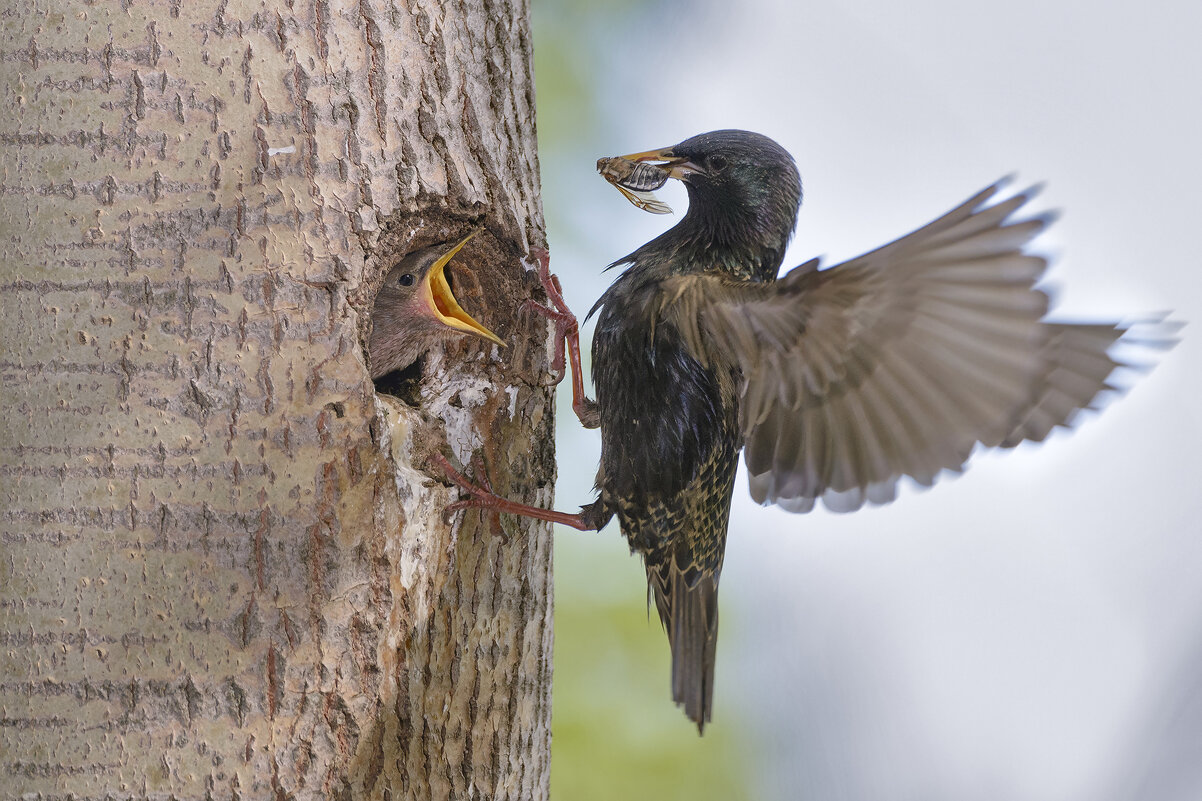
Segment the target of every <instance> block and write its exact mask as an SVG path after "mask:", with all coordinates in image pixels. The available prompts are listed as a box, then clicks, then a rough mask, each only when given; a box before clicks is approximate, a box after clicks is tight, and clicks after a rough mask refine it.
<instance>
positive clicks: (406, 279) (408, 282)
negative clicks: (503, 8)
mask: <svg viewBox="0 0 1202 801" xmlns="http://www.w3.org/2000/svg"><path fill="white" fill-rule="evenodd" d="M396 282H397V283H398V284H400V285H401V286H413V273H405V274H404V275H402V276H401V277H400V278H398V279H397V280H396Z"/></svg>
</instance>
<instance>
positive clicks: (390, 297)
mask: <svg viewBox="0 0 1202 801" xmlns="http://www.w3.org/2000/svg"><path fill="white" fill-rule="evenodd" d="M475 234H476V232H475V231H473V232H472V233H470V234H468V235H467V236H466V237H464V238H463V239H462V240H461V241H459V242H458V243H456V244H454V245H450V246H448V245H445V244H443V245H434V246H431V247H426V248H421V249H419V250H415V251H413V252H412V253H408V254H406V255H405V257H404V258H402V259H401V260H400V261H399V262H398V263H397V264H396V266H394V267H393V268H392V269H391V270H389V271H388V275H387V276H385V278H384V284H383V286H381V287H380V291H379V293H377V294H376V300H375V305H374V306H373V308H372V313H371V321H372V329H371V337H370V338H369V339H368V347H367V352H368V362H369V363H370V364H371V377H372V378H373V379H380V378H382V377H384V376H385V375H387V374H388V373H391V372H393V371H395V370H403V369H405V368H406V367H409V366H410V365H412V364H413V363H414V362H416V361H417V360H418V358H419V357H420V356H421V355H422V354H424V353H425V352H426V351H428V350H429V349H430V348H432V347H433V346H434V345H436V344H438V343H439V342H443V341H446V340H449V339H457V338H460V337H463V336H477V337H482V338H483V339H487V340H489V341H490V342H495V343H496V344H498V345H500V346H502V347H504V346H505V343H504V342H502V341H501V339H500V337H498V336H497V335H496V334H494V333H493V332H492V331H490V330H488V329H487V328H486V327H484V326H483V325H482V324H480V323H479V322H477V321H476V320H475V319H473V318H472V316H471V315H470V314H468V313H467V312H466V311H464V310H463V307H461V306H460V305H459V301H458V300H456V299H455V295H454V293H453V292H452V291H451V285H450V283H449V282H448V281H447V276H446V267H447V264H448V263H450V261H451V259H452V258H454V257H455V254H457V253H458V252H459V251H460V250H461V249H462V248H463V246H464V245H466V244H467V243H468V241H469V240H470V239H471V238H472V237H473V236H475Z"/></svg>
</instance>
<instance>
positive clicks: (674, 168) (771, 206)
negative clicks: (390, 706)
mask: <svg viewBox="0 0 1202 801" xmlns="http://www.w3.org/2000/svg"><path fill="white" fill-rule="evenodd" d="M624 162H629V163H634V164H646V165H651V166H653V167H656V168H658V169H659V170H662V171H663V173H664V175H665V176H666V177H664V180H666V178H676V179H678V180H680V181H682V182H683V183H684V185H685V187H686V189H687V192H688V197H689V208H688V212H687V213H686V214H685V216H684V217H683V218H682V219H681V221H680V222H679V223H678V224H677V225H676V226H675V227H673V228H671V229H670V230H668V231H667V232H665V233H664V234H661V235H660V236H659V237H657V238H655V239H653V240H652V241H650V242H648V243H647V244H645V245H643V246H642V247H640V248H639V249H637V250H636V251H634V252H633V253H631V254H630V255H628V256H625V257H623V258H622V259H619V260H618V261H617V262H615V265H613V266H619V265H625V267H626V269H625V271H624V272H623V273H622V274H621V275H620V276H619V277H618V279H617V280H615V281H614V282H613V284H612V285H611V286H610V288H609V289H608V290H607V291H606V292H605V294H604V295H602V297H601V298H600V300H599V301H598V302H597V304H596V305H595V306H594V308H593V310H592V312H590V315H591V314H594V313H595V314H596V315H597V325H596V333H595V335H594V338H593V381H594V385H595V387H596V393H597V405H598V410H599V413H600V427H601V468H600V471H599V473H598V477H597V487H598V489H599V496H598V498H597V500H596V501H595V502H594V503H592V504H590V505H589V506H586V507H584V508H583V509H582V510H581V513H580V514H578V515H570V514H566V513H562V512H553V511H549V510H541V509H537V508H534V507H527V506H524V505H521V504H516V503H513V502H510V501H505V500H503V499H499V498H497V497H496V496H493V495H491V493H488V492H487V491H485V490H482V489H480V488H478V487H475V486H473V485H471V484H470V482H467V481H466V479H463V478H462V477H461V476H458V475H457V474H455V475H454V476H453V477H455V478H456V480H457V481H458V482H459V483H460V484H461V486H463V487H464V488H465V489H467V490H468V491H469V493H470V494H471V497H470V498H469V499H468V500H465V501H461V502H460V503H459V504H458V505H459V506H480V507H487V508H491V509H498V510H500V511H510V512H515V513H519V514H527V515H531V516H534V517H539V518H542V519H547V520H553V521H556V522H562V523H566V524H568V525H573V526H575V527H577V528H581V529H590V528H600V527H601V526H602V525H604V524H605V523H606V522H607V521H608V520H609V519H610V518H611V517H613V516H614V515H616V516H617V517H618V522H619V524H620V526H621V529H622V532H623V533H624V534H625V535H626V537H627V538H628V540H629V542H630V546H631V548H632V550H635V551H638V552H639V553H640V554H642V556H643V559H644V562H645V566H646V571H647V578H648V584H649V588H650V594H651V596H652V597H653V599H654V601H655V606H656V609H657V611H658V613H659V616H660V619H661V621H662V622H663V624H664V627H665V628H666V630H667V633H668V639H669V642H670V646H671V651H672V694H673V698H674V699H675V701H676V702H677V704H679V705H681V706H683V707H684V711H685V713H686V714H687V715H688V717H689V718H691V719H692V720H693V721H695V722H696V723H697V725H698V729H699V730H700V729H702V727H703V726H704V724H705V723H706V722H707V721H708V720H710V716H711V706H712V697H713V685H714V652H715V644H716V642H717V632H718V604H717V592H718V580H719V576H720V574H721V570H722V560H723V553H724V550H725V543H726V531H727V523H728V520H729V515H730V503H731V494H732V491H733V487H734V480H735V469H736V464H737V460H738V454H739V452H740V450H742V451H743V453H744V459H745V461H746V463H747V467H748V473H749V476H750V483H751V486H750V489H751V495H752V497H753V498H754V499H755V500H757V501H759V502H760V503H765V504H766V503H775V504H778V505H780V506H782V507H783V508H785V509H787V510H789V511H793V512H802V511H808V510H809V509H811V508H812V507H813V505H814V503H815V501H816V500H817V499H818V498H821V499H822V500H823V501H824V503H825V504H826V505H827V506H828V507H829V508H832V509H835V510H838V511H850V510H853V509H857V508H859V507H860V506H862V505H863V504H864V503H865V502H872V503H886V502H888V501H890V500H892V499H893V498H894V495H895V493H896V488H897V484H898V482H899V481H900V479H901V478H902V477H903V476H909V477H911V478H912V479H913V480H915V481H916V482H918V483H919V484H922V485H930V484H931V483H933V482H934V480H935V478H936V477H937V476H938V475H939V473H941V472H942V471H944V470H950V471H958V470H960V469H962V468H963V465H964V462H965V460H966V459H967V458H968V456H969V454H970V453H971V452H972V450H973V449H974V448H975V447H976V446H977V445H982V446H985V447H994V446H1003V447H1009V446H1013V445H1016V444H1018V443H1019V442H1021V441H1024V440H1036V441H1038V440H1042V439H1043V438H1044V437H1045V436H1047V434H1048V433H1049V432H1050V431H1051V430H1052V428H1054V427H1055V426H1058V425H1067V424H1069V423H1070V422H1071V420H1072V418H1073V416H1074V415H1075V413H1076V412H1077V411H1078V410H1079V409H1081V408H1083V407H1086V406H1088V405H1089V404H1090V403H1091V402H1092V401H1093V399H1094V398H1095V396H1097V395H1098V393H1099V392H1101V391H1102V390H1104V389H1107V388H1108V385H1107V383H1106V380H1107V377H1108V376H1109V375H1110V373H1111V372H1112V371H1113V370H1114V369H1115V368H1116V367H1117V366H1118V362H1116V361H1115V360H1114V359H1112V358H1111V357H1110V356H1109V355H1108V350H1109V348H1110V347H1111V345H1113V344H1114V343H1115V341H1116V340H1117V339H1118V338H1119V337H1121V336H1122V334H1123V332H1124V330H1125V329H1124V328H1123V327H1122V326H1121V325H1118V324H1094V325H1075V324H1067V323H1055V322H1047V321H1045V320H1044V319H1043V317H1044V314H1045V313H1046V311H1047V308H1048V298H1047V296H1046V295H1045V294H1044V293H1043V292H1042V291H1040V290H1038V289H1036V288H1035V286H1034V285H1035V282H1036V281H1037V280H1038V279H1039V277H1040V276H1041V275H1042V273H1043V271H1044V269H1045V267H1046V262H1045V260H1044V259H1043V258H1040V257H1039V256H1036V255H1032V254H1030V253H1028V252H1026V251H1025V247H1026V246H1027V244H1028V243H1029V242H1030V240H1031V239H1032V238H1033V237H1034V236H1035V235H1036V234H1038V233H1039V231H1041V230H1042V229H1043V228H1044V227H1045V226H1046V225H1047V224H1048V222H1049V221H1050V217H1048V216H1037V217H1032V218H1028V219H1022V220H1014V219H1013V217H1014V215H1015V214H1016V212H1018V210H1019V209H1020V208H1021V207H1022V206H1023V205H1024V204H1025V203H1026V202H1027V201H1028V199H1029V198H1030V196H1031V193H1029V192H1026V193H1019V194H1017V195H1015V196H1013V197H1010V198H1008V199H1005V200H1000V201H998V200H996V196H997V194H998V192H999V188H1000V187H999V185H994V186H991V187H989V188H987V189H985V190H984V191H982V192H979V193H978V194H976V195H974V196H973V197H972V198H970V199H969V200H967V201H966V202H964V203H962V204H961V205H959V206H957V207H956V208H955V209H953V210H952V211H950V212H948V213H947V214H945V215H944V216H942V217H940V218H939V219H937V220H935V221H934V222H932V223H930V224H928V225H926V226H924V227H922V228H920V229H918V230H916V231H914V232H913V233H910V234H908V235H906V236H904V237H902V238H901V239H898V240H896V241H894V242H893V243H891V244H888V245H886V246H884V247H882V248H879V249H877V250H874V251H871V252H869V253H867V254H865V255H863V256H860V257H858V258H855V259H852V260H851V261H848V262H845V263H843V264H839V265H836V266H834V267H831V268H829V269H819V262H818V260H817V259H814V260H812V261H809V262H806V263H805V264H802V265H801V266H800V267H797V268H796V269H794V270H792V271H791V272H789V273H788V274H787V275H785V276H784V277H782V278H780V279H779V280H778V279H777V277H776V276H777V271H778V269H779V268H780V265H781V262H782V259H783V257H784V253H785V247H786V244H787V243H788V241H789V238H790V236H791V235H792V232H793V228H794V225H795V223H796V218H797V212H798V209H799V207H800V203H801V195H802V189H801V181H800V178H799V176H798V173H797V169H796V167H795V166H794V163H793V159H792V157H791V156H790V155H789V154H788V153H787V152H786V151H785V150H784V149H783V148H782V147H780V145H778V144H777V143H775V142H774V141H772V140H771V139H768V138H767V137H764V136H761V135H759V134H755V133H750V132H747V131H737V130H727V131H714V132H711V133H706V134H701V135H699V136H695V137H692V138H690V139H686V140H684V141H683V142H681V143H679V144H677V145H674V146H672V147H670V148H664V149H661V150H654V151H645V152H642V153H635V154H631V155H629V156H622V157H618V158H617V159H604V160H602V162H600V163H599V167H600V168H601V169H602V172H603V174H604V175H606V177H607V179H609V180H611V182H614V183H615V184H617V185H619V186H620V188H623V189H624V193H625V194H627V196H628V197H630V198H631V200H632V202H636V204H637V205H639V206H640V207H642V208H648V207H650V209H651V210H657V208H656V206H655V202H654V201H653V198H651V196H649V195H648V194H647V193H646V192H645V191H644V190H646V189H648V188H651V187H654V186H655V185H656V184H657V183H662V181H657V179H656V177H655V176H654V175H652V174H648V172H647V170H645V169H644V170H639V171H635V170H631V169H622V168H621V165H622V164H623V163H624ZM626 176H632V177H634V178H636V179H637V184H635V183H630V184H627V185H623V184H622V181H624V180H626ZM632 194H633V195H634V197H631V195H632ZM543 280H544V285H545V286H547V287H548V294H550V295H551V296H552V301H553V302H554V303H556V305H557V306H558V305H560V304H559V299H558V296H557V294H556V293H553V292H551V290H552V289H553V288H557V287H553V286H552V285H551V283H552V282H551V280H550V278H549V275H548V274H546V273H544V275H543ZM565 311H566V310H565V309H559V313H560V314H562V313H563V312H565ZM572 326H574V322H573V323H572V325H571V326H569V325H567V324H566V323H563V322H561V324H560V335H563V334H565V333H566V334H571V333H574V331H575V329H574V327H572Z"/></svg>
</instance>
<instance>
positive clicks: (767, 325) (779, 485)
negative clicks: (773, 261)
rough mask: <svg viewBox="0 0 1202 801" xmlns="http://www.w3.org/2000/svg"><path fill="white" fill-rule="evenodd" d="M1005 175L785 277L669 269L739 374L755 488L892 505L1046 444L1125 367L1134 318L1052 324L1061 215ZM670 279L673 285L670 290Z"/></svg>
mask: <svg viewBox="0 0 1202 801" xmlns="http://www.w3.org/2000/svg"><path fill="white" fill-rule="evenodd" d="M1000 186H1001V185H1000V184H997V185H994V186H991V187H989V188H987V189H985V190H983V191H981V192H979V193H978V194H976V195H974V196H973V197H972V198H970V199H969V200H967V201H966V202H965V203H963V204H961V205H960V206H957V207H956V208H955V209H953V210H952V211H950V212H948V213H947V214H945V215H944V216H942V217H940V218H938V219H936V220H934V221H933V222H931V223H929V224H928V225H926V226H924V227H922V228H920V229H918V230H916V231H914V232H913V233H911V234H909V235H907V236H904V237H902V238H900V239H898V240H896V241H894V242H891V243H889V244H888V245H885V246H884V247H881V248H878V249H877V250H874V251H872V252H870V253H867V254H865V255H863V256H860V257H858V258H855V259H852V260H850V261H847V262H844V263H843V264H839V265H836V266H834V267H832V268H830V269H826V270H822V269H819V268H818V261H817V260H813V261H810V262H807V263H805V264H803V265H801V266H800V267H798V268H797V269H795V270H793V271H792V272H790V273H789V274H787V275H785V276H784V277H782V278H781V279H780V280H779V281H777V282H775V283H772V284H749V283H745V282H739V281H735V280H733V279H729V278H724V277H721V276H718V275H705V276H701V277H700V278H699V277H698V276H696V275H693V276H688V277H680V278H670V279H668V280H667V281H666V282H665V289H666V290H667V291H666V292H665V293H664V297H665V298H669V299H670V300H666V301H665V308H664V309H663V310H662V313H663V315H664V317H665V319H668V320H669V321H671V322H673V323H674V324H675V325H676V326H677V327H678V329H679V330H680V331H681V332H682V337H683V340H684V342H685V344H686V346H687V347H688V348H689V350H690V351H691V352H692V353H693V354H694V355H695V356H696V357H697V358H698V359H699V360H701V361H702V362H703V363H704V364H707V365H711V366H715V365H721V366H725V367H729V368H730V369H735V370H738V371H739V372H740V373H741V375H742V379H743V385H742V394H741V397H740V403H741V408H740V416H741V417H740V419H741V425H742V428H743V436H744V443H745V451H744V458H745V461H746V463H747V467H748V471H749V473H750V485H751V486H750V489H751V494H752V497H753V498H754V499H755V500H756V501H758V502H760V503H776V504H779V505H780V506H782V507H783V508H785V509H788V510H790V511H798V512H802V511H808V510H810V509H811V508H813V506H814V503H815V501H816V500H817V499H819V498H821V499H822V500H823V503H824V504H825V505H826V506H827V507H828V508H831V509H834V510H837V511H850V510H853V509H856V508H859V507H860V506H862V505H863V504H864V503H874V504H879V503H888V502H889V501H891V500H893V498H894V497H895V496H896V493H897V485H898V482H899V480H900V479H901V478H902V477H903V476H909V477H910V478H911V479H912V480H913V481H915V482H917V483H918V484H920V485H923V486H929V485H931V484H932V483H934V481H935V480H936V479H937V478H938V476H939V475H940V474H941V473H943V472H944V471H952V472H957V471H960V470H962V469H963V467H964V463H965V461H966V460H967V459H968V457H969V455H970V454H971V453H972V451H973V449H974V448H976V447H978V446H985V447H997V446H1005V447H1010V446H1013V445H1016V444H1017V443H1019V442H1021V441H1023V440H1035V441H1039V440H1042V439H1044V438H1045V437H1046V436H1047V435H1048V433H1049V432H1050V431H1051V430H1052V429H1053V428H1055V427H1056V426H1062V425H1068V424H1070V423H1071V422H1072V420H1073V418H1074V416H1075V415H1076V413H1077V412H1078V411H1079V410H1080V409H1081V408H1085V407H1088V406H1089V405H1090V404H1091V403H1092V402H1093V400H1094V398H1095V396H1097V395H1098V393H1099V392H1101V391H1103V390H1105V389H1107V388H1108V385H1107V384H1106V380H1107V378H1108V376H1109V375H1110V374H1111V373H1112V372H1113V370H1114V369H1115V368H1116V367H1117V366H1118V362H1117V361H1115V360H1114V359H1113V358H1112V357H1111V356H1110V355H1109V353H1108V350H1109V349H1110V347H1111V346H1112V345H1113V344H1114V343H1115V342H1116V341H1117V340H1118V339H1119V337H1121V336H1122V334H1123V331H1124V330H1125V329H1124V328H1123V327H1122V326H1121V325H1116V324H1099V325H1074V324H1068V323H1050V322H1046V321H1045V320H1044V319H1043V317H1044V315H1045V314H1046V313H1047V310H1048V297H1047V295H1046V294H1045V293H1044V292H1042V291H1041V290H1039V289H1037V288H1036V283H1037V282H1038V281H1039V279H1040V278H1041V276H1042V275H1043V272H1044V270H1045V269H1046V267H1047V263H1046V261H1045V260H1044V259H1043V258H1040V257H1039V256H1036V255H1033V254H1031V253H1029V252H1027V251H1026V250H1025V248H1026V247H1027V246H1028V245H1029V243H1030V242H1031V240H1032V239H1033V238H1034V237H1035V236H1036V235H1038V234H1039V232H1040V231H1042V230H1043V229H1044V228H1045V227H1046V226H1047V225H1048V223H1049V222H1050V221H1051V219H1052V217H1051V216H1050V215H1043V216H1036V217H1030V218H1027V219H1022V220H1018V221H1014V220H1012V217H1013V216H1014V215H1015V214H1016V213H1018V212H1019V211H1020V209H1021V208H1022V207H1023V206H1024V205H1025V204H1026V203H1027V201H1028V200H1029V199H1030V197H1031V195H1032V194H1033V192H1031V191H1028V192H1024V193H1020V194H1017V195H1015V196H1013V197H1010V198H1008V199H1005V200H1001V201H997V202H992V203H991V201H994V200H995V198H996V195H997V193H998V191H999V189H1000ZM673 284H675V285H674V286H673Z"/></svg>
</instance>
